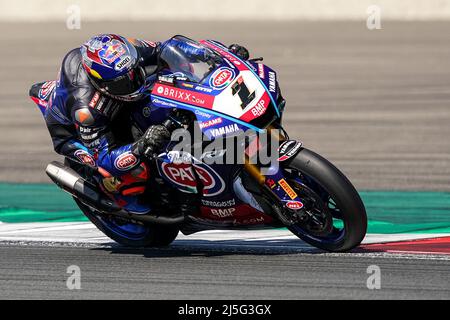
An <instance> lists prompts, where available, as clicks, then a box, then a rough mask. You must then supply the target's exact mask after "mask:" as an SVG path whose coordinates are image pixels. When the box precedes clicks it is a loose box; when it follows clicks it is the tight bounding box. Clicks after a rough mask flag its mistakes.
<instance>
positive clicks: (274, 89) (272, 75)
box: [269, 71, 277, 92]
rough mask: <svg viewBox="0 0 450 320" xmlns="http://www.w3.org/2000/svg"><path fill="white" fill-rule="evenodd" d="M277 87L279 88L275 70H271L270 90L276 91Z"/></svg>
mask: <svg viewBox="0 0 450 320" xmlns="http://www.w3.org/2000/svg"><path fill="white" fill-rule="evenodd" d="M276 88H277V85H276V78H275V72H273V71H270V72H269V91H270V92H275V91H276Z"/></svg>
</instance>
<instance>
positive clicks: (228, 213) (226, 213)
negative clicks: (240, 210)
mask: <svg viewBox="0 0 450 320" xmlns="http://www.w3.org/2000/svg"><path fill="white" fill-rule="evenodd" d="M210 211H211V214H213V215H215V216H216V217H219V218H228V217H232V216H233V215H234V212H235V211H236V209H235V208H224V209H210Z"/></svg>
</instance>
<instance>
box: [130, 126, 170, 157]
mask: <svg viewBox="0 0 450 320" xmlns="http://www.w3.org/2000/svg"><path fill="white" fill-rule="evenodd" d="M169 142H170V132H169V130H168V129H167V128H166V127H165V126H163V125H160V124H159V125H153V126H150V127H149V128H148V129H147V131H145V133H144V135H143V136H142V137H141V138H140V139H139V140H138V141H136V142H135V143H134V144H133V148H132V150H133V153H134V154H136V155H138V156H144V157H146V158H147V159H149V160H153V159H154V158H155V157H156V156H157V155H158V153H159V152H161V151H162V149H163V148H164V147H165V146H166V145H167V144H168V143H169Z"/></svg>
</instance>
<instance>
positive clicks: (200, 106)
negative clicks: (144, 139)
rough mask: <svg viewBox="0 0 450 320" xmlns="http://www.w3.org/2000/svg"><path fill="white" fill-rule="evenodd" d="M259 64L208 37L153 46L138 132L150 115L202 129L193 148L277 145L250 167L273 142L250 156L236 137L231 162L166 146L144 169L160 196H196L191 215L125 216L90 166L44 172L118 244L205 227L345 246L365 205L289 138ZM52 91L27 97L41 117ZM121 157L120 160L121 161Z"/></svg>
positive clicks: (152, 241)
mask: <svg viewBox="0 0 450 320" xmlns="http://www.w3.org/2000/svg"><path fill="white" fill-rule="evenodd" d="M199 49H201V50H199ZM198 52H204V54H202V55H201V56H199V55H198V54H197V53H198ZM262 60H263V59H262V58H256V59H249V60H247V61H243V60H242V59H240V58H239V57H238V56H236V55H235V54H233V53H232V52H230V51H229V50H228V49H227V48H226V47H224V46H223V45H222V44H220V43H218V42H216V41H212V40H201V41H198V42H197V41H194V40H191V39H189V38H187V37H184V36H175V37H173V38H172V39H170V40H169V41H168V42H166V44H165V45H164V46H163V48H162V49H161V51H160V56H159V61H160V65H159V66H158V68H157V71H155V72H153V74H152V75H151V77H153V78H152V85H151V86H150V87H149V89H148V95H149V97H150V103H149V104H148V105H146V106H144V107H142V108H141V109H138V110H136V111H135V113H137V114H135V115H134V116H133V115H132V117H133V121H134V122H135V125H136V127H138V128H139V131H140V132H141V133H142V132H145V130H146V128H147V127H148V126H149V124H150V120H149V119H153V121H154V119H155V118H158V117H160V118H161V119H165V120H164V121H163V124H164V125H165V126H166V127H168V128H170V130H171V131H175V129H183V130H184V131H185V132H193V131H194V130H197V131H199V132H201V134H202V136H203V137H206V142H205V141H202V143H201V144H202V146H203V145H206V146H208V145H209V144H211V143H214V142H215V141H218V139H226V138H228V137H230V136H233V135H234V134H235V133H236V132H238V131H239V132H244V133H245V132H248V131H253V132H256V133H266V134H267V133H268V134H269V135H270V137H271V138H272V139H275V140H271V141H275V142H276V143H277V146H278V148H277V149H276V151H277V152H278V154H277V155H276V161H275V164H276V165H274V163H273V161H272V162H271V164H270V165H265V164H260V163H258V161H253V162H251V161H250V156H251V155H250V153H251V152H253V153H254V152H255V150H256V151H258V150H259V149H264V148H266V149H267V148H268V144H270V143H272V142H266V145H261V143H256V146H255V144H253V149H252V150H253V151H249V150H250V149H251V148H250V147H251V146H250V145H249V144H250V143H249V142H248V139H247V140H245V139H244V144H245V145H244V147H245V148H246V149H244V152H243V153H242V154H240V155H241V156H242V158H243V162H242V163H235V164H224V163H220V161H216V162H211V161H206V160H211V159H210V158H214V157H220V156H222V157H223V156H224V155H225V154H227V152H229V151H230V149H229V148H222V149H220V148H219V150H217V149H216V150H214V151H208V152H203V153H201V154H200V155H197V156H195V155H193V154H191V153H190V151H185V150H183V151H179V150H175V148H174V147H175V144H176V142H175V141H172V142H171V143H169V145H168V146H167V148H166V150H165V151H164V152H163V153H161V154H159V155H157V157H156V159H155V160H154V162H153V164H152V165H154V166H155V167H156V168H157V170H156V173H157V176H156V179H159V182H160V183H163V184H164V186H166V187H168V188H169V190H177V191H178V192H183V193H185V194H186V195H187V194H188V193H197V194H198V195H199V197H200V199H201V200H200V201H201V206H200V208H199V210H198V212H197V213H195V214H192V215H190V216H180V215H175V216H171V215H166V214H164V213H163V212H156V211H155V212H151V213H150V214H135V213H132V212H128V211H126V210H125V209H123V208H121V207H120V206H119V205H118V204H117V203H115V202H114V201H113V200H112V199H110V198H108V197H106V196H105V194H104V193H103V192H102V191H101V190H100V186H99V182H98V181H99V180H98V179H94V178H95V177H96V176H99V174H98V172H97V171H96V169H95V168H92V163H91V164H90V165H86V164H83V165H80V164H74V161H73V160H69V159H66V162H65V163H64V164H63V163H60V162H56V161H53V162H51V163H50V164H48V166H47V169H46V173H47V174H48V176H49V177H50V178H51V179H52V181H53V182H54V183H55V184H57V185H58V186H59V187H60V188H62V189H63V190H65V191H67V192H69V193H70V194H71V195H72V196H73V198H74V200H75V202H76V203H77V205H78V207H79V208H80V209H81V211H82V212H83V213H84V214H85V215H86V216H87V217H88V218H89V220H90V221H91V222H93V223H94V224H95V225H96V226H97V228H98V229H99V230H101V231H102V232H103V233H104V234H105V235H107V236H108V237H110V238H111V239H113V240H114V241H116V242H118V243H119V244H122V245H126V246H134V247H155V246H166V245H169V244H170V243H171V242H172V241H174V239H175V238H176V237H177V235H178V233H179V232H180V231H181V232H182V233H183V234H185V235H189V234H193V233H195V232H199V231H204V230H214V229H229V230H258V229H267V228H281V227H285V228H287V229H288V230H290V231H291V232H292V233H293V234H294V235H296V236H297V237H299V238H300V239H302V240H303V241H305V242H307V243H309V244H311V245H312V246H315V247H317V248H320V249H323V250H326V251H331V252H343V251H348V250H351V249H352V248H354V247H356V246H358V245H359V244H360V243H361V241H362V240H363V238H364V236H365V234H366V229H367V217H366V211H365V208H364V204H363V202H362V201H361V198H360V196H359V194H358V192H357V191H356V190H355V188H354V187H353V185H352V184H351V183H350V181H349V180H348V179H347V178H346V177H345V175H344V174H343V173H342V172H340V171H339V170H338V169H337V168H336V167H335V166H334V165H333V164H331V163H330V162H329V161H328V160H326V159H325V158H323V157H321V156H320V155H318V154H317V153H315V152H313V151H311V150H309V149H307V148H305V147H304V146H303V144H302V143H301V142H299V141H296V140H291V139H290V138H289V136H288V134H287V132H286V131H285V130H284V129H283V127H282V115H283V113H284V109H285V100H284V99H283V98H282V96H281V92H280V88H279V86H278V81H277V74H276V72H275V71H274V70H273V69H271V68H270V67H268V66H266V65H265V64H263V63H262V62H261V61H262ZM55 87H56V83H55V81H49V82H45V83H42V84H40V90H39V93H38V94H37V95H33V96H31V98H32V99H33V101H34V102H36V104H37V105H38V106H39V108H40V109H41V111H42V113H43V114H45V110H46V108H47V107H48V104H49V97H51V96H52V95H53V94H54V92H55ZM274 137H275V138H274ZM123 161H124V163H125V164H126V161H127V159H123ZM264 169H266V170H264ZM156 173H154V175H155V174H156ZM93 177H94V178H93Z"/></svg>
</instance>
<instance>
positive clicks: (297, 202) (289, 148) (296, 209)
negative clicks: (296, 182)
mask: <svg viewBox="0 0 450 320" xmlns="http://www.w3.org/2000/svg"><path fill="white" fill-rule="evenodd" d="M268 131H269V132H270V133H271V135H272V137H273V138H275V139H278V141H279V142H281V143H280V144H279V145H280V147H279V148H278V153H279V154H278V156H277V159H276V161H277V163H276V165H275V166H273V165H272V166H271V167H270V168H269V170H267V171H268V173H266V174H262V173H261V169H260V167H259V166H258V165H255V164H252V163H251V162H250V160H249V156H251V154H249V153H250V152H249V151H248V150H249V149H247V151H246V153H245V162H244V168H245V170H246V171H247V172H248V173H249V174H250V176H252V177H253V178H254V179H255V181H257V182H258V184H259V185H260V186H261V187H262V188H263V189H264V190H265V191H266V192H265V193H266V194H267V195H268V196H269V197H270V198H271V200H272V201H274V203H277V204H281V206H279V205H278V206H276V205H275V206H273V207H274V209H275V211H276V213H277V215H278V217H279V218H280V220H281V221H282V222H283V223H284V224H285V225H292V224H294V223H295V221H293V220H292V219H290V216H292V215H291V214H289V215H286V214H284V213H285V212H292V213H300V211H301V210H302V209H303V207H304V204H303V201H302V199H301V198H300V196H299V195H298V194H297V193H296V192H295V190H294V189H293V188H292V187H291V186H290V184H289V182H288V181H287V180H286V177H285V176H284V174H283V170H282V163H283V162H285V161H288V160H290V159H292V158H293V157H295V156H296V155H297V154H298V153H299V152H300V150H301V146H302V143H301V142H297V141H294V140H284V137H283V136H282V135H280V134H279V133H278V131H276V130H272V128H269V129H268ZM274 132H277V133H276V134H274Z"/></svg>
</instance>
